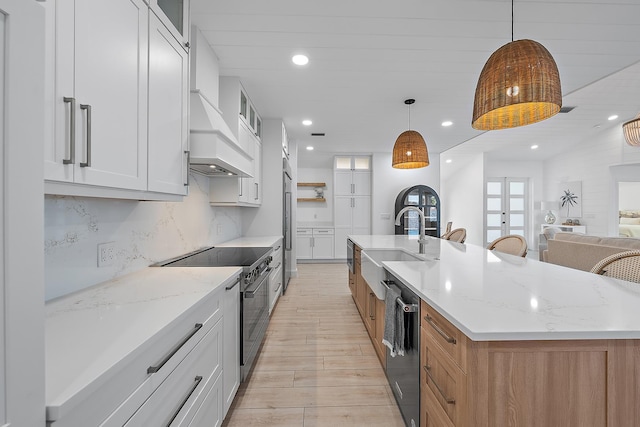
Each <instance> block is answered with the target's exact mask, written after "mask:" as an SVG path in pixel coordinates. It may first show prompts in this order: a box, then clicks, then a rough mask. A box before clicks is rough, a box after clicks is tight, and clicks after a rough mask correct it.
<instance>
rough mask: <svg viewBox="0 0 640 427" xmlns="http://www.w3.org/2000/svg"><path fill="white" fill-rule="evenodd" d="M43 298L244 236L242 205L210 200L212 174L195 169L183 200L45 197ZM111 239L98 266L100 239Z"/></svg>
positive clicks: (52, 296) (104, 240) (103, 241)
mask: <svg viewBox="0 0 640 427" xmlns="http://www.w3.org/2000/svg"><path fill="white" fill-rule="evenodd" d="M44 206H45V211H44V213H45V227H44V254H45V298H46V299H47V300H49V299H52V298H55V297H58V296H61V295H65V294H68V293H71V292H74V291H77V290H80V289H84V288H86V287H89V286H92V285H94V284H97V283H100V282H103V281H106V280H110V279H113V278H116V277H118V276H121V275H123V274H126V273H130V272H133V271H136V270H140V269H142V268H144V267H147V266H148V265H150V264H153V263H155V262H158V261H162V260H165V259H168V258H172V257H175V256H178V255H181V254H183V253H186V252H190V251H193V250H196V249H198V248H201V247H204V246H210V245H215V244H216V243H220V242H225V241H227V240H231V239H234V238H237V237H240V236H241V235H242V220H241V211H240V209H241V208H237V207H212V206H210V205H209V178H207V177H204V176H201V175H197V174H192V175H191V186H190V189H189V196H187V197H185V199H184V201H182V202H147V201H145V202H140V201H131V200H119V199H99V198H85V197H66V196H45V201H44ZM105 242H113V246H114V249H115V250H114V253H115V258H114V262H113V264H112V265H109V266H103V267H98V244H101V243H105Z"/></svg>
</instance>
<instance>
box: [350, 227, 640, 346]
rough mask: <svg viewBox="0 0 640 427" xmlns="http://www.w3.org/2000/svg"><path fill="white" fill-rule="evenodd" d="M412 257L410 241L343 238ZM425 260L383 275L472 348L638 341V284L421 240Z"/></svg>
mask: <svg viewBox="0 0 640 427" xmlns="http://www.w3.org/2000/svg"><path fill="white" fill-rule="evenodd" d="M349 238H350V239H351V240H353V241H354V242H355V243H356V244H357V245H358V246H360V247H361V248H362V249H363V251H364V252H366V250H367V249H389V248H401V249H405V250H409V251H411V252H414V253H417V252H418V243H417V241H416V238H417V236H416V238H414V237H413V236H411V237H407V236H386V235H380V236H376V235H373V236H364V235H355V236H349ZM428 239H429V242H428V244H427V247H426V251H425V252H426V253H425V254H424V255H422V256H423V257H425V260H424V261H383V263H382V264H383V266H384V267H385V269H386V270H387V271H388V272H390V273H391V274H393V275H394V276H395V277H396V278H398V279H400V280H401V281H402V282H403V283H404V284H406V285H407V286H409V287H410V288H411V289H413V291H415V292H416V293H417V294H418V295H419V296H420V298H422V299H423V300H424V301H426V302H427V303H428V304H429V305H431V306H432V307H433V308H434V309H436V310H437V311H438V312H439V313H440V314H442V315H443V316H444V317H445V318H447V319H448V320H449V321H450V322H451V323H453V324H454V325H455V326H456V327H458V328H459V329H460V330H461V331H462V332H463V333H464V334H465V335H467V336H468V337H469V338H471V339H472V340H475V341H493V340H564V339H640V309H639V308H638V307H640V285H636V284H633V283H630V282H625V281H621V280H617V279H612V278H608V277H603V276H599V275H596V274H592V273H588V272H585V271H581V270H575V269H571V268H567V267H562V266H558V265H554V264H549V263H544V262H541V261H537V260H535V259H530V258H521V257H516V256H513V255H506V254H502V253H498V252H492V251H488V250H486V249H485V248H483V247H480V246H476V245H471V244H460V243H454V242H450V241H447V240H442V239H437V238H428Z"/></svg>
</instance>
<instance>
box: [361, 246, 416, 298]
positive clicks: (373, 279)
mask: <svg viewBox="0 0 640 427" xmlns="http://www.w3.org/2000/svg"><path fill="white" fill-rule="evenodd" d="M424 259H425V258H424V256H420V255H418V254H413V253H411V252H407V251H405V250H403V249H367V250H364V251H362V258H361V261H360V271H361V273H362V277H364V280H366V281H367V284H368V285H369V287H370V288H371V290H372V291H373V293H374V294H376V297H377V298H378V299H384V296H385V292H386V290H385V287H384V285H383V284H382V283H381V282H382V281H383V280H385V278H386V277H385V273H384V267H383V266H382V262H383V261H424Z"/></svg>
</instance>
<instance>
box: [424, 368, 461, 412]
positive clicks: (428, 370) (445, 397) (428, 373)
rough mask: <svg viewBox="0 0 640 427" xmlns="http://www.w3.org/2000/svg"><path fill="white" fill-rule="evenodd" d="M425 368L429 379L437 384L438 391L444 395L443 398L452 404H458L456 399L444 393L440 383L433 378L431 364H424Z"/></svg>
mask: <svg viewBox="0 0 640 427" xmlns="http://www.w3.org/2000/svg"><path fill="white" fill-rule="evenodd" d="M423 368H424V371H425V372H426V373H427V375H428V376H429V379H430V380H431V382H432V383H433V385H434V386H436V389H438V392H439V393H440V394H441V395H442V398H443V399H444V401H445V402H447V403H448V404H450V405H455V404H456V400H455V399H452V398H450V397H447V395H446V394H444V391H443V390H442V389H441V388H440V386H439V385H438V383H437V382H436V380H434V379H433V375H431V366H429V365H425V366H423Z"/></svg>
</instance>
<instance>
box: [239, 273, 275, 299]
mask: <svg viewBox="0 0 640 427" xmlns="http://www.w3.org/2000/svg"><path fill="white" fill-rule="evenodd" d="M268 270H271V269H270V268H269V269H268ZM266 281H267V278H266V277H265V278H264V279H263V280H261V281H260V283H258V285H257V286H256V287H255V288H254V289H252V290H250V291H249V290H246V291H244V297H245V298H253V297H255V294H256V292H258V290H260V288H261V287H262V285H264V282H266Z"/></svg>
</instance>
